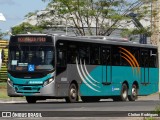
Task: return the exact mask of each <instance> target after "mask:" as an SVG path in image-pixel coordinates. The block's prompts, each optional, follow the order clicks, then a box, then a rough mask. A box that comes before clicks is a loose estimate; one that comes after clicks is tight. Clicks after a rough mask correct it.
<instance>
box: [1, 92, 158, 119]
mask: <svg viewBox="0 0 160 120" xmlns="http://www.w3.org/2000/svg"><path fill="white" fill-rule="evenodd" d="M157 106H160V100H159V96H158V95H157V94H155V95H152V96H149V97H141V98H140V99H139V100H137V101H134V102H130V101H127V102H113V101H112V100H103V101H100V102H95V103H83V102H78V103H65V102H64V101H62V100H58V101H56V100H48V101H38V102H37V103H36V104H28V103H27V102H26V101H14V102H1V103H0V111H1V112H2V111H7V112H8V111H9V112H18V113H21V112H22V113H24V112H28V111H29V112H35V113H37V112H40V113H41V114H42V115H43V117H44V116H45V115H48V116H50V117H63V119H64V120H67V119H68V118H67V117H71V119H73V116H74V117H75V119H77V118H79V117H81V118H82V117H83V119H87V118H86V117H95V116H96V117H100V116H101V117H111V119H113V118H112V117H116V119H115V120H120V117H127V115H128V113H139V111H141V112H143V111H144V112H145V111H147V112H150V111H154V110H155V108H156V107H157ZM46 111H47V112H46ZM53 111H54V112H53ZM43 112H44V113H43ZM117 116H118V117H117ZM48 119H49V118H48ZM57 119H58V118H57ZM61 119H62V118H61ZM61 119H60V120H61ZM136 119H137V118H136ZM94 120H96V118H94Z"/></svg>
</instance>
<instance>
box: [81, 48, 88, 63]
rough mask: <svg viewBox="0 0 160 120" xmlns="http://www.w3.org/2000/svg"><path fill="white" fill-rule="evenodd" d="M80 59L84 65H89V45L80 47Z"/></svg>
mask: <svg viewBox="0 0 160 120" xmlns="http://www.w3.org/2000/svg"><path fill="white" fill-rule="evenodd" d="M79 58H80V60H81V61H82V64H83V63H84V61H85V63H86V64H89V45H83V46H79Z"/></svg>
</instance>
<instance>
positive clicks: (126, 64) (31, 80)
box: [7, 34, 159, 103]
mask: <svg viewBox="0 0 160 120" xmlns="http://www.w3.org/2000/svg"><path fill="white" fill-rule="evenodd" d="M158 73H159V72H158V54H157V47H156V46H153V45H149V44H138V43H133V42H130V41H127V40H126V39H123V38H111V37H100V36H99V37H97V36H93V37H89V36H87V37H76V36H63V35H50V34H19V35H13V36H11V38H10V42H9V57H8V80H7V91H8V96H10V97H19V96H25V98H26V101H27V102H28V103H36V102H37V100H46V99H65V100H66V102H70V103H73V102H77V101H79V99H81V100H82V101H83V102H98V101H100V99H108V98H111V99H113V101H128V100H129V101H135V100H136V99H137V98H138V96H146V95H149V94H153V93H156V92H158V85H159V80H158V76H159V75H158Z"/></svg>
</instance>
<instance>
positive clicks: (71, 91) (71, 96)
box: [65, 83, 78, 103]
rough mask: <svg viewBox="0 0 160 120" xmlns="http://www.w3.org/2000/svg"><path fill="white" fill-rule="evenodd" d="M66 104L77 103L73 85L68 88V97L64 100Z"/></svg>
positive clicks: (76, 91)
mask: <svg viewBox="0 0 160 120" xmlns="http://www.w3.org/2000/svg"><path fill="white" fill-rule="evenodd" d="M65 99H66V102H67V103H74V102H77V101H78V90H77V87H76V85H75V84H74V83H72V84H71V85H70V87H69V92H68V97H66V98H65Z"/></svg>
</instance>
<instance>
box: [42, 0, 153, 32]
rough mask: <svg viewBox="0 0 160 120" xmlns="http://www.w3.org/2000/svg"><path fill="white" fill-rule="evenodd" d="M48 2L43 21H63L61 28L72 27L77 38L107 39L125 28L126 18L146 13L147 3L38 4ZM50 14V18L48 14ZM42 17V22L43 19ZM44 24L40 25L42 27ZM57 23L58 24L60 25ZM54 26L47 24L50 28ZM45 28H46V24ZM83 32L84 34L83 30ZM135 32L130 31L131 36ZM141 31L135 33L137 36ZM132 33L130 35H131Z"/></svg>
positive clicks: (78, 0)
mask: <svg viewBox="0 0 160 120" xmlns="http://www.w3.org/2000/svg"><path fill="white" fill-rule="evenodd" d="M42 1H44V2H46V1H49V4H48V6H47V8H46V10H49V11H50V12H48V15H47V14H46V17H47V18H48V16H52V18H53V19H52V20H55V18H58V20H59V21H62V22H63V21H65V22H66V23H64V25H65V24H66V25H67V24H70V25H74V26H75V28H76V33H77V34H78V35H110V34H111V33H112V32H113V31H114V30H115V29H116V28H122V29H123V28H125V27H126V26H128V24H127V23H124V22H123V25H122V24H121V21H127V20H129V19H130V17H129V16H127V15H128V14H129V13H131V12H136V13H138V14H139V15H138V19H139V20H140V19H143V18H144V17H146V15H147V14H148V13H149V12H150V11H149V9H148V7H150V6H147V5H144V4H147V3H150V2H151V1H150V0H42ZM51 11H52V14H51ZM44 16H45V15H43V19H44ZM44 22H45V21H43V23H44ZM62 22H61V23H62ZM54 23H55V22H51V24H50V26H53V24H54ZM48 25H49V24H48ZM92 27H95V29H96V30H93V29H92ZM85 28H86V29H87V30H86V29H85ZM136 30H137V29H134V30H133V32H135V31H136ZM146 30H148V29H145V30H144V28H142V30H140V29H138V31H137V32H139V31H143V32H146ZM131 33H132V32H131Z"/></svg>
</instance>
